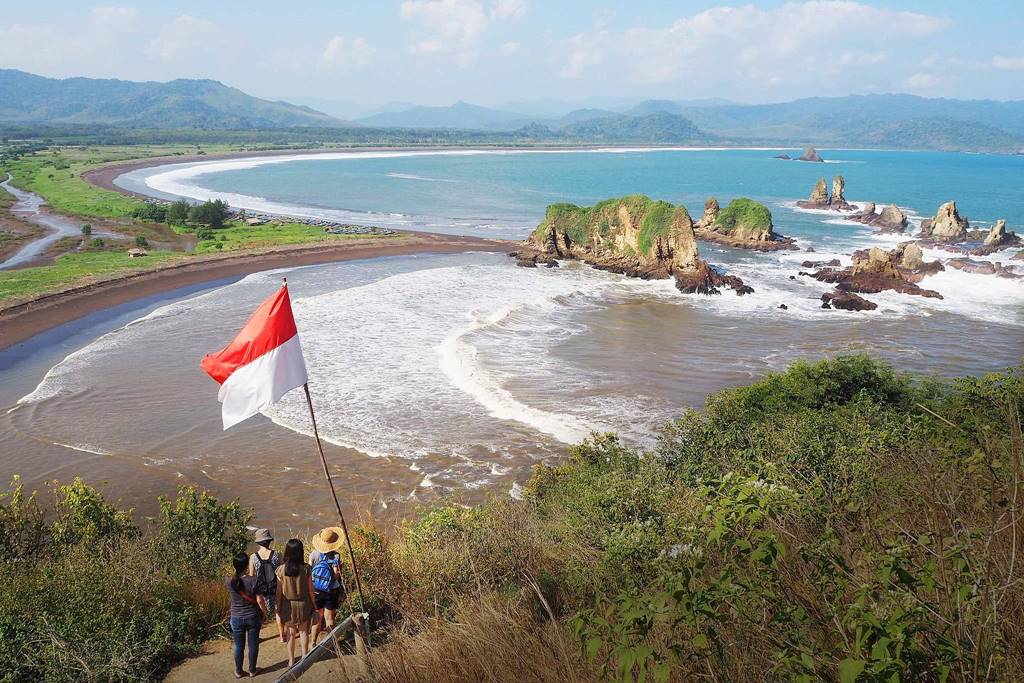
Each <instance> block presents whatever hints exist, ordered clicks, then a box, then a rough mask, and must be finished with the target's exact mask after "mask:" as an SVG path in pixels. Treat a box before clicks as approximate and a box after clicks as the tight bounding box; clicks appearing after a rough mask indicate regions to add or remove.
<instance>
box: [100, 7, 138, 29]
mask: <svg viewBox="0 0 1024 683" xmlns="http://www.w3.org/2000/svg"><path fill="white" fill-rule="evenodd" d="M89 23H90V24H92V26H93V27H95V28H97V29H100V30H106V31H111V32H115V33H131V32H134V31H137V30H139V28H140V22H139V10H137V9H135V8H134V7H114V6H111V5H103V6H100V7H94V8H93V9H92V11H91V12H89Z"/></svg>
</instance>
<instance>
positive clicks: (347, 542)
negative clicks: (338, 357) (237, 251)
mask: <svg viewBox="0 0 1024 683" xmlns="http://www.w3.org/2000/svg"><path fill="white" fill-rule="evenodd" d="M281 281H282V282H283V283H284V286H285V287H287V286H288V278H286V277H283V278H281ZM302 390H303V391H305V392H306V406H308V407H309V421H310V422H312V423H313V437H314V438H315V439H316V450H317V452H319V453H320V464H321V465H323V466H324V476H325V477H327V485H328V486H330V487H331V497H332V498H334V508H335V509H336V510H337V511H338V518H339V519H341V530H342V531H343V532H344V533H345V545H347V546H348V557H349V559H350V560H352V573H353V574H355V577H356V592H357V593H358V594H359V611H360V612H364V613H365V612H366V606H365V601H364V600H363V584H362V582H361V581H360V580H359V567H357V566H356V554H355V552H353V550H352V539H351V538H349V535H348V525H347V524H346V523H345V513H343V512H342V511H341V503H339V502H338V492H337V491H335V490H334V480H333V479H331V470H330V469H328V467H327V456H325V455H324V445H323V443H321V442H320V431H319V430H318V429H317V428H316V414H315V413H314V412H313V397H312V396H311V395H310V394H309V382H305V383H303V385H302Z"/></svg>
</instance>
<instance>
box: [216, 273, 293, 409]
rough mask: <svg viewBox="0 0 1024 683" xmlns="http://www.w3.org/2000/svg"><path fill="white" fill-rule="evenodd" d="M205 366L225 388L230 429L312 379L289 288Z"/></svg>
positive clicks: (274, 297)
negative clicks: (305, 359) (309, 374)
mask: <svg viewBox="0 0 1024 683" xmlns="http://www.w3.org/2000/svg"><path fill="white" fill-rule="evenodd" d="M200 367H201V368H202V369H203V370H204V371H205V372H206V374H208V375H209V376H210V377H212V378H213V379H214V380H216V381H217V382H218V383H219V384H220V391H219V392H218V393H217V399H218V400H219V401H220V402H221V415H222V417H223V420H224V429H227V428H229V427H232V426H234V425H236V424H238V423H239V422H241V421H242V420H245V419H248V418H250V417H252V416H253V415H255V414H256V413H258V412H260V411H262V410H264V409H266V408H267V407H269V406H270V405H271V404H273V403H276V402H277V401H279V400H280V399H281V397H282V396H284V395H285V394H286V393H288V392H289V391H291V390H292V389H295V388H296V387H300V386H302V385H303V384H305V383H306V382H307V380H308V376H307V374H306V363H305V361H304V360H303V358H302V347H301V346H300V345H299V334H298V330H297V329H296V327H295V317H294V316H293V315H292V302H291V299H290V297H289V296H288V285H287V284H286V285H283V286H282V287H281V289H279V290H278V291H277V292H275V293H274V294H272V295H271V296H270V297H269V298H267V300H266V301H264V302H263V303H262V304H260V307H259V308H257V309H256V312H255V313H253V314H252V317H251V318H249V322H247V323H246V324H245V327H243V328H242V331H241V332H239V333H238V335H237V336H236V337H235V338H234V340H233V341H232V342H231V343H230V344H228V345H227V346H225V347H224V348H223V349H221V350H220V351H217V352H216V353H211V354H207V355H206V356H204V357H203V360H202V362H201V363H200Z"/></svg>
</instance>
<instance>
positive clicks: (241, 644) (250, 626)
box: [231, 617, 263, 671]
mask: <svg viewBox="0 0 1024 683" xmlns="http://www.w3.org/2000/svg"><path fill="white" fill-rule="evenodd" d="M262 625H263V619H262V618H261V617H231V637H232V638H234V641H235V671H242V657H243V655H245V641H246V640H247V639H248V641H249V671H255V670H256V658H257V657H259V654H260V627H261V626H262Z"/></svg>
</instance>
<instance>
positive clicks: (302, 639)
mask: <svg viewBox="0 0 1024 683" xmlns="http://www.w3.org/2000/svg"><path fill="white" fill-rule="evenodd" d="M299 645H300V646H301V649H302V656H303V657H305V656H306V655H308V654H309V631H308V630H306V629H302V630H301V631H299Z"/></svg>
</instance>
